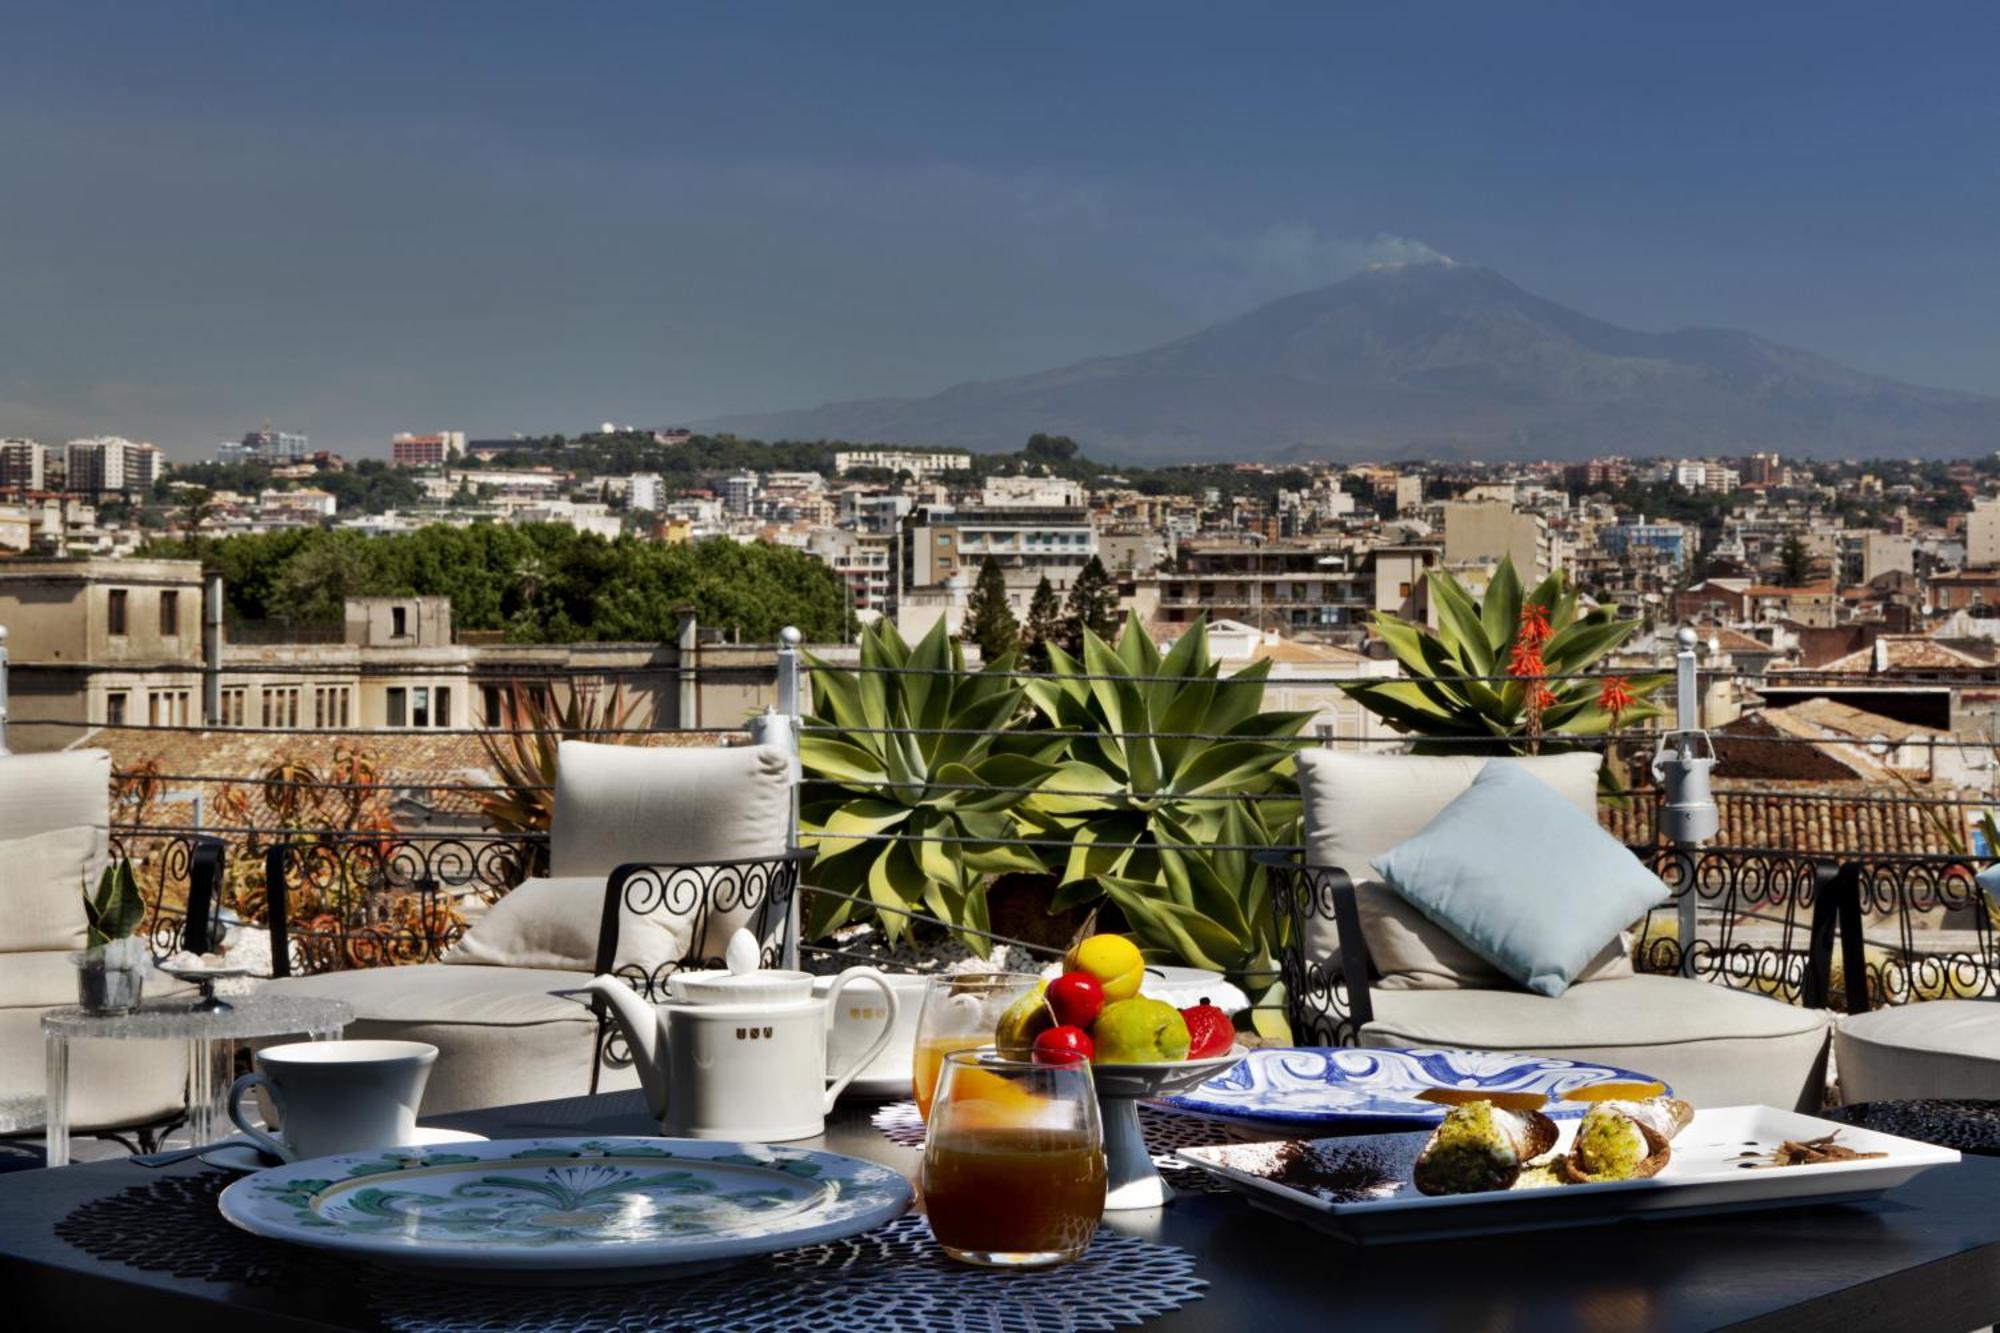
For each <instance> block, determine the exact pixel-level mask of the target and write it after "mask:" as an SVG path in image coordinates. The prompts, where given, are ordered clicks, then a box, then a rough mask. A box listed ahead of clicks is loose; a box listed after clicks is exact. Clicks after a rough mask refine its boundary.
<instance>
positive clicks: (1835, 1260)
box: [0, 1093, 2000, 1333]
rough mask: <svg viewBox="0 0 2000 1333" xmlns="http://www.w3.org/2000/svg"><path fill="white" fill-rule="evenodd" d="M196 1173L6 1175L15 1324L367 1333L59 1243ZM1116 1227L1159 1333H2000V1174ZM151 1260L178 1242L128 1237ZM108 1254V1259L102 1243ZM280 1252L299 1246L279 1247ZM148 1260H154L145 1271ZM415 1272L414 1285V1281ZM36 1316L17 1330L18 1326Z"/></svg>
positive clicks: (833, 1136)
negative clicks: (1445, 1229) (1499, 1210)
mask: <svg viewBox="0 0 2000 1333" xmlns="http://www.w3.org/2000/svg"><path fill="white" fill-rule="evenodd" d="M870 1110H871V1108H870V1107H869V1106H867V1105H866V1104H861V1105H854V1104H845V1105H843V1106H842V1108H841V1110H840V1111H839V1112H838V1113H837V1114H836V1116H835V1117H834V1119H833V1121H832V1122H830V1123H829V1125H828V1129H827V1133H826V1135H825V1137H824V1138H823V1139H821V1140H817V1141H808V1143H807V1144H806V1145H805V1146H818V1147H824V1148H827V1149H829V1150H831V1151H834V1152H844V1153H848V1154H851V1155H853V1156H856V1157H865V1158H869V1159H872V1160H874V1161H878V1162H882V1163H884V1164H887V1165H890V1166H894V1167H897V1168H899V1169H901V1170H903V1171H905V1172H906V1173H914V1171H915V1168H916V1165H917V1162H918V1158H919V1154H918V1153H916V1152H915V1151H913V1150H911V1149H907V1148H900V1147H897V1146H896V1145H894V1144H892V1143H890V1142H889V1141H888V1140H887V1139H886V1138H884V1137H883V1136H882V1135H881V1134H880V1133H879V1132H878V1131H876V1130H875V1129H874V1128H873V1127H872V1126H871V1125H870V1124H869V1123H868V1115H869V1112H870ZM434 1123H437V1124H441V1125H446V1126H449V1127H452V1128H458V1129H469V1130H475V1131H477V1132H479V1133H482V1134H485V1135H487V1136H489V1137H492V1138H503V1137H507V1138H512V1137H532V1136H552V1135H603V1134H644V1133H651V1132H655V1130H654V1126H653V1125H652V1123H651V1121H650V1120H649V1119H648V1118H647V1117H646V1115H645V1112H644V1110H643V1108H642V1106H641V1105H640V1103H639V1100H638V1097H637V1094H633V1093H620V1094H613V1095H609V1096H605V1097H597V1098H573V1099H570V1100H567V1101H557V1102H540V1103H535V1104H531V1105H527V1106H517V1107H505V1108H499V1109H495V1110H490V1111H481V1112H474V1113H469V1114H465V1115H457V1116H444V1117H439V1118H438V1119H437V1120H436V1121H435V1122H434ZM207 1171H208V1168H205V1167H202V1166H200V1165H199V1164H198V1163H187V1164H182V1165H179V1166H174V1167H167V1168H162V1169H160V1170H157V1171H149V1170H147V1169H145V1168H142V1167H136V1166H133V1165H131V1164H129V1163H126V1162H122V1161H118V1162H100V1163H92V1164H87V1165H81V1166H69V1167H63V1168H60V1169H58V1170H44V1171H23V1172H16V1173H13V1174H10V1175H4V1176H0V1297H4V1301H5V1306H4V1308H5V1310H6V1317H7V1321H8V1323H9V1325H10V1326H12V1327H17V1328H29V1329H41V1328H60V1327H84V1326H87V1325H89V1324H92V1323H95V1322H97V1321H99V1320H103V1319H109V1318H112V1317H118V1318H122V1319H123V1320H124V1321H125V1322H126V1323H127V1324H130V1322H131V1320H132V1319H133V1317H134V1316H135V1315H137V1316H142V1317H143V1318H144V1319H145V1322H146V1326H147V1327H149V1328H162V1329H164V1328H179V1327H191V1328H192V1327H201V1328H217V1329H220V1328H235V1327H250V1326H253V1325H254V1326H256V1327H259V1328H274V1329H282V1328H342V1329H347V1328H363V1329H366V1328H373V1327H376V1324H375V1323H374V1320H373V1316H372V1315H371V1314H370V1313H369V1310H368V1307H367V1305H366V1302H365V1293H364V1292H363V1291H362V1290H361V1288H362V1287H363V1286H364V1278H363V1275H362V1271H361V1270H359V1269H355V1268H351V1267H348V1266H345V1265H342V1264H340V1263H338V1262H337V1261H334V1260H327V1259H322V1260H318V1261H316V1262H315V1263H314V1264H312V1265H308V1266H306V1267H305V1269H304V1270H303V1272H304V1274H305V1275H304V1276H301V1277H296V1278H292V1277H288V1279H287V1280H286V1281H283V1282H271V1281H269V1280H268V1279H267V1280H265V1281H263V1282H261V1283H259V1282H247V1281H246V1282H238V1281H232V1280H215V1281H211V1280H206V1277H205V1276H204V1275H203V1271H204V1270H203V1268H202V1265H201V1264H200V1263H199V1262H197V1261H196V1260H195V1259H190V1261H189V1262H188V1263H187V1264H185V1265H183V1267H184V1269H185V1270H186V1271H185V1272H184V1273H183V1274H181V1275H176V1274H175V1273H172V1272H165V1271H158V1270H157V1269H155V1268H150V1267H149V1268H139V1267H134V1266H131V1265H129V1264H126V1263H121V1262H118V1261H116V1260H113V1259H108V1258H103V1257H99V1256H98V1255H97V1254H92V1253H87V1252H85V1251H84V1250H82V1249H79V1248H76V1247H75V1246H73V1245H72V1244H70V1243H68V1242H66V1241H64V1240H63V1239H61V1238H60V1237H58V1236H57V1234H56V1226H57V1223H58V1222H59V1221H61V1219H63V1218H64V1217H66V1216H68V1215H69V1214H70V1213H71V1212H72V1211H73V1210H75V1209H77V1208H78V1207H80V1206H82V1205H85V1204H90V1203H93V1202H94V1201H101V1200H104V1199H106V1197H107V1196H112V1195H116V1194H118V1193H119V1192H120V1191H123V1190H126V1189H128V1188H130V1187H132V1186H134V1185H138V1184H146V1183H148V1182H161V1181H175V1180H179V1181H182V1182H183V1183H181V1184H162V1185H160V1186H159V1188H160V1189H162V1190H183V1191H188V1192H192V1191H194V1189H195V1185H196V1183H197V1182H195V1181H194V1180H193V1178H197V1177H200V1176H202V1175H203V1174H204V1173H206V1172H207ZM1106 1220H1107V1223H1108V1225H1110V1226H1112V1227H1114V1228H1116V1229H1118V1230H1120V1231H1125V1232H1129V1233H1133V1234H1137V1235H1142V1236H1145V1237H1148V1238H1150V1239H1155V1240H1160V1241H1164V1242H1166V1243H1169V1244H1173V1245H1178V1246H1180V1247H1182V1248H1183V1249H1186V1250H1188V1251H1191V1252H1192V1253H1193V1254H1195V1255H1196V1256H1197V1260H1198V1269H1197V1273H1198V1276H1200V1277H1202V1278H1205V1279H1206V1280H1207V1281H1208V1283H1209V1288H1208V1294H1207V1296H1206V1297H1205V1298H1204V1299H1202V1300H1200V1301H1197V1302H1195V1303H1194V1304H1192V1305H1190V1306H1187V1307H1185V1308H1183V1309H1181V1310H1178V1311H1175V1312H1173V1313H1171V1314H1169V1315H1167V1316H1165V1317H1163V1318H1161V1319H1158V1320H1156V1321H1154V1322H1153V1323H1152V1324H1150V1325H1148V1327H1149V1328H1153V1329H1158V1330H1161V1333H1174V1331H1176V1330H1182V1331H1187V1330H1219V1329H1242V1328H1264V1329H1272V1330H1276V1329H1284V1328H1292V1327H1298V1328H1318V1327H1329V1326H1335V1325H1337V1326H1339V1327H1342V1328H1407V1329H1432V1328H1479V1329H1535V1330H1544V1329H1546V1330H1568V1329H1618V1330H1627V1329H1635V1330H1637V1329H1710V1328H1724V1327H1745V1328H1755V1329H1766V1330H1784V1329H1827V1328H1838V1329H1840V1330H1841V1333H1865V1331H1866V1330H1871V1329H1884V1330H1896V1331H1897V1333H1921V1331H1922V1330H1933V1329H1934V1330H1938V1333H1966V1331H1967V1330H1969V1329H1973V1328H1977V1327H1980V1326H1983V1325H1986V1324H1990V1323H1993V1322H1994V1321H1995V1320H1996V1319H2000V1161H1991V1160H1981V1159H1974V1158H1968V1159H1967V1160H1965V1161H1963V1162H1961V1163H1959V1164H1958V1165H1956V1166H1951V1167H1940V1168H1938V1169H1935V1170H1933V1171H1930V1172H1927V1173H1926V1174H1924V1175H1922V1176H1920V1177H1918V1178H1917V1179H1916V1180H1915V1181H1913V1182H1911V1183H1910V1184H1908V1185H1906V1186H1904V1187H1902V1188H1901V1189H1898V1190H1896V1191H1894V1192H1892V1193H1891V1194H1889V1195H1888V1196H1886V1197H1884V1198H1882V1199H1880V1200H1877V1201H1876V1202H1873V1203H1866V1204H1843V1205H1825V1204H1822V1205H1819V1206H1817V1207H1812V1208H1801V1209H1793V1210H1786V1211H1781V1212H1761V1213H1749V1214H1739V1215H1734V1216H1714V1217H1705V1218H1687V1219H1679V1220H1656V1221H1649V1222H1631V1223H1625V1224H1620V1225H1609V1226H1599V1227H1593V1228H1581V1229H1576V1230H1570V1231H1546V1232H1538V1233H1533V1234H1529V1235H1522V1236H1503V1237H1485V1238H1479V1239H1467V1240H1453V1241H1433V1242H1424V1243H1416V1244H1409V1245H1397V1246H1377V1247H1369V1248H1366V1249H1363V1248H1359V1247H1354V1246H1350V1245H1347V1244H1345V1243H1343V1242H1341V1241H1338V1240H1335V1239H1333V1238H1331V1237H1328V1236H1325V1235H1321V1234H1319V1233H1317V1232H1314V1231H1311V1230H1308V1229H1305V1228H1303V1227H1300V1226H1297V1225H1295V1224H1293V1223H1290V1222H1287V1221H1285V1220H1283V1219H1281V1218H1279V1217H1276V1216H1274V1215H1271V1214H1268V1213H1265V1212H1262V1211H1260V1210H1257V1209H1254V1208H1251V1207H1250V1206H1248V1205H1247V1204H1245V1203H1244V1202H1243V1201H1242V1200H1241V1199H1239V1198H1236V1197H1235V1196H1231V1195H1214V1194H1183V1195H1182V1196H1180V1197H1179V1198H1177V1199H1175V1200H1174V1202H1173V1203H1172V1204H1170V1205H1169V1206H1168V1207H1166V1208H1164V1209H1155V1210H1148V1211H1144V1212H1137V1213H1113V1214H1110V1215H1109V1216H1108V1217H1107V1219H1106ZM134 1244H135V1246H141V1245H143V1247H144V1250H145V1252H146V1253H147V1254H148V1255H149V1256H157V1255H161V1254H171V1253H173V1247H174V1246H175V1244H176V1237H175V1236H173V1235H170V1234H158V1235H153V1236H150V1237H144V1238H138V1237H135V1238H134ZM93 1248H98V1249H100V1253H101V1247H96V1246H94V1247H93ZM287 1253H290V1252H289V1251H288V1252H287ZM153 1262H157V1260H153ZM408 1280H412V1281H421V1280H423V1279H422V1278H421V1277H418V1276H415V1275H410V1276H409V1279H408ZM24 1317H25V1319H26V1322H16V1321H17V1320H20V1319H22V1318H24Z"/></svg>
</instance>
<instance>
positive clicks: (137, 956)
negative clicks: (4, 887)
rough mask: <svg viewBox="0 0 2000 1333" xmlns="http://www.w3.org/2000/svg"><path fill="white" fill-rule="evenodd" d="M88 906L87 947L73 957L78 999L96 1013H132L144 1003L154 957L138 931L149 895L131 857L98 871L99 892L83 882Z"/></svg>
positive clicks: (85, 1008)
mask: <svg viewBox="0 0 2000 1333" xmlns="http://www.w3.org/2000/svg"><path fill="white" fill-rule="evenodd" d="M83 912H84V916H85V917H86V918H87V919H88V922H89V928H90V932H89V935H88V936H87V937H86V938H87V943H86V945H85V947H84V950H83V952H82V953H78V954H72V955H70V957H71V958H72V960H73V961H74V962H75V963H76V967H77V974H76V976H77V1001H78V1002H79V1003H80V1004H81V1005H82V1006H83V1008H84V1010H85V1011H86V1012H88V1013H93V1014H128V1013H131V1012H132V1011H133V1010H134V1009H137V1008H138V1007H139V997H140V994H141V993H142V992H143V991H144V990H145V988H146V968H147V966H148V964H149V962H150V959H148V957H147V954H146V942H145V941H144V940H142V939H140V938H139V937H138V936H137V935H136V934H135V933H134V932H136V931H137V930H138V929H139V923H140V922H141V921H143V920H144V919H145V916H146V901H145V899H143V898H141V897H140V896H139V884H138V881H137V880H136V879H134V878H133V875H132V863H131V862H130V861H129V860H126V859H124V858H122V857H121V858H120V859H118V860H117V861H114V862H112V863H111V864H110V865H107V866H105V867H104V873H103V874H102V875H99V876H98V877H97V892H96V893H95V894H92V893H91V892H90V889H89V886H88V884H86V885H85V887H84V893H83Z"/></svg>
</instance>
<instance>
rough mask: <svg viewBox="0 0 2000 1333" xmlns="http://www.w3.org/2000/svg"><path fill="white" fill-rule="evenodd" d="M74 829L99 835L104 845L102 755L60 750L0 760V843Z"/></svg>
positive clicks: (107, 812)
mask: <svg viewBox="0 0 2000 1333" xmlns="http://www.w3.org/2000/svg"><path fill="white" fill-rule="evenodd" d="M79 824H82V825H85V826H87V827H89V828H94V829H102V830H104V831H105V835H106V841H107V842H108V840H109V833H110V827H111V756H110V755H109V754H107V753H106V752H105V751H103V750H64V751H61V752H59V753H56V754H16V755H6V756H0V838H20V837H25V836H27V835H28V834H31V833H47V832H48V831H49V830H50V829H59V828H74V827H76V826H77V825H79ZM99 854H100V855H101V854H102V848H101V847H100V852H99Z"/></svg>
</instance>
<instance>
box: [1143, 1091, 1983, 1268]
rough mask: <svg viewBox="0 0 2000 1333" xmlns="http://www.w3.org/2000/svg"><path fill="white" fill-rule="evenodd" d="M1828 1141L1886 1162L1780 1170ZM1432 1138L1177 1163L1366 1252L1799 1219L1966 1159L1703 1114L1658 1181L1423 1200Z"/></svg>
mask: <svg viewBox="0 0 2000 1333" xmlns="http://www.w3.org/2000/svg"><path fill="white" fill-rule="evenodd" d="M1826 1134H1836V1135H1838V1136H1839V1137H1838V1140H1837V1141H1838V1142H1839V1144H1840V1145H1842V1146H1843V1147H1847V1148H1852V1149H1853V1150H1854V1151H1856V1152H1861V1153H1879V1154H1881V1155H1880V1156H1877V1157H1866V1158H1861V1159H1858V1160H1854V1161H1835V1162H1821V1163H1818V1164H1815V1165H1812V1166H1771V1165H1769V1163H1770V1161H1771V1154H1772V1152H1773V1150H1774V1149H1776V1148H1777V1147H1778V1145H1779V1144H1781V1143H1783V1142H1785V1141H1786V1140H1787V1139H1792V1140H1804V1139H1816V1138H1819V1137H1820V1136H1822V1135H1826ZM1575 1136H1576V1123H1575V1122H1574V1121H1572V1122H1569V1123H1566V1124H1564V1125H1562V1126H1561V1134H1560V1136H1559V1137H1558V1138H1557V1140H1556V1151H1557V1152H1567V1151H1568V1149H1569V1145H1570V1141H1571V1140H1572V1139H1574V1138H1575ZM1429 1137H1430V1136H1429V1135H1428V1134H1423V1133H1417V1134H1364V1135H1360V1136H1358V1137H1354V1138H1339V1139H1313V1140H1305V1139H1289V1140H1281V1141H1279V1142H1276V1143H1223V1144H1212V1145H1209V1146H1205V1147H1199V1148H1182V1149H1180V1150H1179V1151H1178V1152H1177V1153H1176V1156H1178V1157H1179V1158H1180V1159H1181V1160H1182V1161H1184V1162H1189V1163H1191V1164H1193V1165H1195V1166H1198V1167H1200V1168H1201V1169H1202V1170H1204V1171H1208V1172H1211V1173H1213V1174H1214V1175H1216V1176H1218V1177H1220V1178H1221V1179H1222V1180H1223V1181H1225V1182H1226V1183H1228V1184H1229V1185H1230V1186H1231V1187H1232V1188H1234V1189H1237V1190H1240V1191H1241V1192H1242V1193H1243V1194H1244V1195H1245V1196H1246V1197H1247V1198H1248V1199H1249V1200H1250V1202H1252V1203H1254V1204H1256V1205H1257V1206H1258V1207H1260V1208H1267V1209H1270V1210H1271V1211H1273V1212H1277V1213H1281V1214H1283V1215H1284V1216H1286V1217H1290V1218H1294V1219H1296V1220H1298V1221H1301V1222H1303V1223H1305V1224H1306V1225H1308V1226H1311V1227H1314V1228H1316V1229H1318V1230H1321V1231H1327V1232H1331V1233H1333V1234H1334V1235H1337V1236H1340V1237H1343V1238H1344V1239H1347V1240H1351V1241H1355V1242H1358V1243H1360V1244H1364V1245H1370V1244H1384V1243H1393V1242H1398V1241H1413V1240H1442V1239H1445V1238H1447V1237H1452V1236H1478V1235H1486V1234H1490V1233H1510V1234H1511V1233H1514V1232H1519V1231H1534V1230H1540V1229H1545V1228H1552V1227H1575V1226H1589V1225H1593V1224H1602V1223H1604V1222H1607V1221H1612V1220H1619V1219H1626V1218H1645V1217H1662V1216H1665V1217H1671V1216H1683V1217H1685V1216H1690V1215H1699V1214H1705V1213H1721V1212H1737V1211H1742V1210H1748V1209H1756V1208H1782V1207H1786V1206H1794V1207H1795V1206H1797V1205H1798V1204H1799V1203H1801V1202H1802V1201H1805V1200H1808V1199H1810V1200H1812V1201H1813V1202H1814V1203H1815V1204H1820V1203H1829V1204H1830V1203H1845V1202H1853V1201H1856V1200H1861V1199H1872V1198H1875V1197H1877V1196H1878V1195H1880V1194H1881V1193H1882V1192H1883V1191H1885V1190H1890V1189H1894V1188H1895V1187H1896V1186H1898V1185H1901V1184H1903V1183H1904V1182H1905V1181H1907V1180H1909V1179H1910V1178H1911V1177H1912V1176H1916V1175H1918V1174H1920V1173H1922V1172H1924V1171H1928V1170H1930V1169H1931V1168H1932V1167H1935V1166H1945V1165H1948V1164H1950V1163H1953V1162H1956V1161H1958V1154H1957V1153H1956V1152H1954V1151H1952V1150H1951V1149H1950V1148H1936V1147H1932V1146H1931V1145H1930V1144H1928V1143H1918V1142H1916V1141H1915V1140H1912V1139H1903V1138H1897V1137H1895V1136H1894V1135H1891V1134H1880V1133H1876V1132H1874V1131H1872V1130H1866V1129H1857V1128H1854V1127H1852V1126H1848V1125H1836V1124H1834V1123H1833V1122H1832V1121H1830V1120H1821V1119H1819V1118H1817V1117H1815V1116H1809V1115H1800V1114H1799V1113H1798V1112H1796V1111H1780V1110H1778V1109H1777V1108H1775V1107H1770V1106H1725V1107H1719V1108H1716V1109H1714V1110H1702V1111H1696V1112H1695V1114H1694V1120H1693V1121H1692V1122H1691V1123H1690V1124H1689V1125H1688V1127H1687V1128H1686V1129H1684V1130H1682V1131H1681V1132H1680V1133H1679V1134H1678V1135H1677V1136H1675V1138H1674V1141H1673V1156H1672V1158H1671V1159H1670V1160H1669V1161H1668V1162H1667V1165H1666V1167H1665V1168H1664V1169H1663V1170H1661V1172H1660V1174H1659V1175H1657V1176H1654V1177H1652V1178H1650V1179H1647V1180H1612V1181H1604V1182H1601V1183H1598V1184H1593V1185H1545V1186H1540V1187H1537V1188H1515V1189H1511V1190H1495V1191H1493V1192H1491V1193H1486V1194H1447V1195H1437V1196H1432V1195H1426V1194H1420V1193H1418V1192H1417V1187H1416V1186H1415V1185H1414V1184H1412V1183H1411V1179H1410V1173H1411V1171H1412V1170H1413V1168H1414V1167H1415V1165H1416V1161H1417V1154H1418V1153H1419V1152H1421V1151H1422V1150H1423V1146H1424V1143H1425V1141H1426V1140H1427V1139H1428V1138H1429ZM1635 1243H1638V1244H1643V1241H1639V1242H1635Z"/></svg>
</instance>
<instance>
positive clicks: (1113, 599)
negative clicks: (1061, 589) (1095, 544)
mask: <svg viewBox="0 0 2000 1333" xmlns="http://www.w3.org/2000/svg"><path fill="white" fill-rule="evenodd" d="M1085 630H1088V631H1090V632H1091V633H1092V634H1095V635H1096V636H1097V637H1098V638H1100V639H1109V638H1112V637H1114V636H1115V635H1116V634H1117V633H1118V585H1117V584H1115V583H1113V582H1112V581H1111V575H1110V574H1109V573H1107V572H1106V571H1105V568H1104V562H1103V561H1102V560H1099V559H1098V558H1097V557H1096V556H1092V557H1090V563H1089V564H1087V565H1085V566H1084V567H1083V572H1082V573H1081V574H1078V575H1077V576H1076V582H1075V583H1072V584H1070V585H1069V599H1068V600H1067V601H1066V602H1064V603H1063V628H1062V644H1063V647H1064V648H1066V649H1067V650H1068V651H1069V654H1070V656H1072V657H1081V656H1082V655H1083V642H1084V637H1083V636H1084V631H1085Z"/></svg>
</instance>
